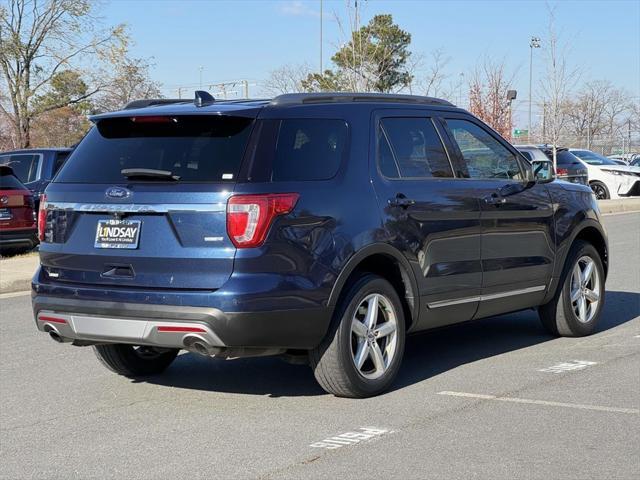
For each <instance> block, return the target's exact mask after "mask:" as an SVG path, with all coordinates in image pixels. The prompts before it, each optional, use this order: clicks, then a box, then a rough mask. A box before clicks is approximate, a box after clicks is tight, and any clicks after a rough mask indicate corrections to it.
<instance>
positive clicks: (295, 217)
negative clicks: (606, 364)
mask: <svg viewBox="0 0 640 480" xmlns="http://www.w3.org/2000/svg"><path fill="white" fill-rule="evenodd" d="M92 120H93V122H94V124H95V126H94V127H93V128H92V129H91V131H90V132H89V133H88V134H87V136H86V137H85V138H84V139H83V140H82V141H81V142H80V144H79V145H78V146H77V147H76V148H75V150H74V151H73V153H72V154H71V156H70V157H69V159H68V160H67V162H66V163H65V165H64V167H63V168H62V169H61V170H60V172H59V173H58V175H57V176H56V178H55V179H54V181H53V182H52V183H51V184H50V185H49V186H48V188H47V190H46V198H44V201H43V202H42V203H41V206H40V212H39V215H40V226H41V231H40V238H41V242H42V244H41V247H40V261H41V267H40V269H39V270H38V272H37V273H36V275H35V277H34V279H33V292H32V299H33V311H34V315H35V322H36V325H37V327H38V329H39V330H41V331H44V332H48V334H49V335H50V336H51V337H52V338H53V339H54V340H56V341H58V342H68V343H71V344H73V345H78V346H87V345H91V346H93V348H94V350H95V352H96V354H97V356H98V358H99V359H100V360H101V361H102V363H104V365H105V366H106V367H107V368H109V369H111V370H113V371H114V372H116V373H119V374H121V375H125V376H129V377H135V376H144V375H151V374H159V373H160V372H162V371H163V370H164V369H166V368H167V367H168V366H169V365H170V364H171V362H172V361H173V360H174V359H175V358H176V355H177V354H178V351H179V350H180V349H186V350H189V351H191V352H195V353H198V354H202V355H206V356H215V357H222V358H235V357H246V356H262V355H280V356H282V357H283V358H285V359H289V360H293V361H300V360H301V359H304V360H305V361H306V360H308V362H309V364H310V366H311V368H312V369H313V371H314V374H315V377H316V379H317V380H318V382H319V383H320V385H321V386H322V387H323V388H324V389H325V390H326V391H328V392H331V393H333V394H335V395H338V396H346V397H366V396H371V395H376V394H378V393H381V392H383V391H385V390H386V389H388V388H389V387H390V385H391V383H392V382H393V380H394V377H395V376H396V374H397V372H398V369H399V367H400V363H401V360H402V356H403V350H404V343H405V337H406V335H407V334H411V333H414V332H419V331H423V330H426V329H430V328H434V327H440V326H444V325H449V324H453V323H458V322H464V321H467V320H473V319H479V318H483V317H488V316H492V315H497V314H501V313H506V312H512V311H517V310H522V309H527V308H538V309H539V312H540V317H541V319H542V323H543V325H544V326H545V327H546V328H547V329H548V330H549V331H550V332H552V333H553V334H555V335H568V336H578V335H587V334H590V333H592V332H593V331H594V330H595V329H596V326H597V323H598V319H599V317H600V314H601V311H602V306H603V303H604V294H605V288H604V285H605V278H606V274H607V265H608V247H607V240H606V234H605V232H604V230H603V228H602V225H601V223H600V220H599V212H598V208H597V205H596V202H595V200H594V197H593V195H592V193H591V191H590V189H589V188H588V187H585V186H582V185H577V184H571V183H568V182H562V181H557V180H555V181H554V179H553V177H552V176H551V173H550V172H552V168H549V165H548V164H545V162H541V163H538V164H535V163H534V164H533V165H532V164H530V163H529V162H528V161H527V160H526V159H525V158H524V157H523V156H522V155H521V154H520V153H519V152H518V151H517V150H516V149H514V148H513V147H512V146H511V145H510V144H509V143H508V142H506V141H505V140H504V139H503V138H501V137H500V136H499V135H498V134H497V133H496V132H494V131H493V130H491V129H490V128H489V127H487V126H486V125H485V124H483V123H482V122H480V121H479V120H478V119H476V118H475V117H473V116H472V115H471V114H469V113H468V112H466V111H464V110H462V109H459V108H456V107H455V106H453V105H451V104H450V103H448V102H446V101H443V100H438V99H433V98H427V97H417V96H403V95H383V94H379V95H375V94H339V93H325V94H288V95H282V96H279V97H277V98H275V99H273V100H236V101H216V100H214V99H213V98H212V97H211V96H210V95H208V94H206V93H205V92H196V99H195V101H185V100H146V101H137V102H133V103H132V104H130V105H128V106H127V107H126V108H125V109H124V110H122V111H119V112H114V113H108V114H102V115H97V116H95V117H93V118H92Z"/></svg>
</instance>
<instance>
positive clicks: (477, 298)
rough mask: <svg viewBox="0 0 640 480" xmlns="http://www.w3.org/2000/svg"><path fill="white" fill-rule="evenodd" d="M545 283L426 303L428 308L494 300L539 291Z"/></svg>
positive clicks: (544, 287)
mask: <svg viewBox="0 0 640 480" xmlns="http://www.w3.org/2000/svg"><path fill="white" fill-rule="evenodd" d="M546 288H547V286H546V285H537V286H535V287H527V288H521V289H519V290H508V291H506V292H500V293H490V294H488V295H476V296H473V297H464V298H453V299H451V300H439V301H437V302H432V303H428V304H427V307H429V308H440V307H449V306H451V305H460V304H462V303H470V302H484V301H487V300H496V299H498V298H504V297H512V296H514V295H525V294H527V293H534V292H541V291H542V290H544V289H546Z"/></svg>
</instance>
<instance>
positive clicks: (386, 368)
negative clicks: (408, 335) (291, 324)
mask: <svg viewBox="0 0 640 480" xmlns="http://www.w3.org/2000/svg"><path fill="white" fill-rule="evenodd" d="M404 340H405V321H404V312H403V309H402V303H401V302H400V298H399V297H398V294H397V292H396V290H395V289H394V288H393V286H392V285H391V284H390V283H389V282H388V281H386V280H385V279H384V278H382V277H379V276H377V275H372V274H365V275H363V276H361V277H360V278H358V279H357V280H356V281H355V282H353V283H352V284H351V287H349V289H348V291H347V292H346V295H344V297H343V298H342V300H341V301H340V303H339V304H338V306H337V307H336V310H335V314H334V318H333V321H332V323H331V327H330V329H329V332H328V333H327V335H326V337H325V339H324V340H323V341H322V343H321V344H320V345H319V346H318V347H316V348H315V349H313V350H312V351H311V352H310V353H309V361H310V364H311V368H312V369H313V372H314V375H315V377H316V380H317V381H318V383H319V384H320V386H321V387H322V388H323V389H324V390H326V391H327V392H329V393H332V394H334V395H336V396H339V397H351V398H363V397H370V396H374V395H378V394H380V393H382V392H384V391H385V390H387V389H388V388H389V386H390V385H391V383H392V382H393V380H394V379H395V377H396V374H397V373H398V369H399V368H400V363H401V362H402V355H403V353H404Z"/></svg>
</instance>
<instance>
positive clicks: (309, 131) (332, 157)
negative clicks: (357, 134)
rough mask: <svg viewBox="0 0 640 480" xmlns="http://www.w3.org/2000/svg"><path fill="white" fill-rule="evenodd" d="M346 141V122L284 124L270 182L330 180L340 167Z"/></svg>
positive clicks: (327, 120)
mask: <svg viewBox="0 0 640 480" xmlns="http://www.w3.org/2000/svg"><path fill="white" fill-rule="evenodd" d="M346 141H347V124H346V123H345V122H344V121H343V120H332V119H323V118H313V119H287V120H281V122H280V129H279V132H278V139H277V142H276V150H275V157H274V159H273V168H272V173H271V180H272V181H274V182H286V181H299V180H327V179H329V178H332V177H333V176H334V175H335V174H336V173H337V172H338V168H339V167H340V162H341V160H342V154H343V152H344V148H345V145H346Z"/></svg>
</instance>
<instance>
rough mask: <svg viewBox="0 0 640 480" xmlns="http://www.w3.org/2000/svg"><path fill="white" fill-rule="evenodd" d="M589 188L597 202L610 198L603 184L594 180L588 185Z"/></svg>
mask: <svg viewBox="0 0 640 480" xmlns="http://www.w3.org/2000/svg"><path fill="white" fill-rule="evenodd" d="M589 186H590V187H591V191H593V194H594V195H595V196H596V198H597V199H598V200H608V199H610V198H611V194H610V193H609V189H608V188H607V186H606V185H605V184H604V183H602V182H600V181H598V180H594V181H593V182H590V183H589Z"/></svg>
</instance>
